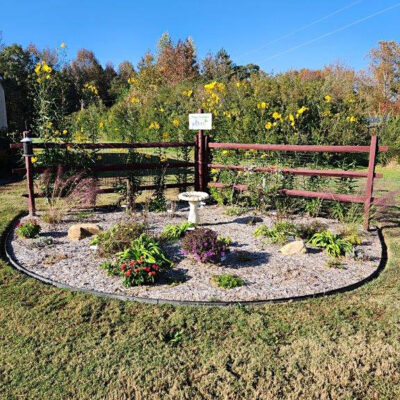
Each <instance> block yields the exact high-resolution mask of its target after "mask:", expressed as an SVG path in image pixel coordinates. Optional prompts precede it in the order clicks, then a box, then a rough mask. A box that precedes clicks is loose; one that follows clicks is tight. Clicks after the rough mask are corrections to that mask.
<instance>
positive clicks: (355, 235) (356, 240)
mask: <svg viewBox="0 0 400 400" xmlns="http://www.w3.org/2000/svg"><path fill="white" fill-rule="evenodd" d="M340 236H341V237H343V238H344V239H347V240H348V241H349V242H350V243H351V244H352V245H353V246H357V245H360V244H361V242H362V240H361V237H360V235H359V232H358V226H357V225H356V224H348V225H345V226H344V227H343V228H342V229H341V231H340Z"/></svg>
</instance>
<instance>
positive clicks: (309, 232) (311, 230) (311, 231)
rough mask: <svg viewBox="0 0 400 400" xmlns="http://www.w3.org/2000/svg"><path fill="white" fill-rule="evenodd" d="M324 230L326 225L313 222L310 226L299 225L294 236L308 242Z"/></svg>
mask: <svg viewBox="0 0 400 400" xmlns="http://www.w3.org/2000/svg"><path fill="white" fill-rule="evenodd" d="M324 230H326V224H323V223H322V222H319V221H313V222H312V223H311V224H300V225H298V226H297V227H296V236H298V237H299V238H300V239H304V240H310V239H311V238H312V237H313V236H314V235H315V234H316V233H321V232H323V231H324Z"/></svg>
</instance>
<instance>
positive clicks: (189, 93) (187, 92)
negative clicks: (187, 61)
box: [182, 90, 193, 97]
mask: <svg viewBox="0 0 400 400" xmlns="http://www.w3.org/2000/svg"><path fill="white" fill-rule="evenodd" d="M192 93H193V90H184V91H183V92H182V94H183V95H184V96H187V97H190V96H191V95H192Z"/></svg>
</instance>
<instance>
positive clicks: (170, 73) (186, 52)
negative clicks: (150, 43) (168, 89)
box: [157, 33, 199, 85]
mask: <svg viewBox="0 0 400 400" xmlns="http://www.w3.org/2000/svg"><path fill="white" fill-rule="evenodd" d="M157 68H158V70H159V72H160V75H161V77H162V80H163V82H165V83H166V84H167V85H175V84H177V83H179V82H182V81H183V80H191V79H194V78H197V77H198V76H199V66H198V63H197V58H196V48H195V46H194V42H193V40H192V39H191V38H187V39H186V40H185V41H181V40H179V41H178V42H177V44H176V45H174V44H173V42H172V40H171V38H170V37H169V35H168V33H164V34H163V35H162V36H161V38H160V40H159V42H158V57H157Z"/></svg>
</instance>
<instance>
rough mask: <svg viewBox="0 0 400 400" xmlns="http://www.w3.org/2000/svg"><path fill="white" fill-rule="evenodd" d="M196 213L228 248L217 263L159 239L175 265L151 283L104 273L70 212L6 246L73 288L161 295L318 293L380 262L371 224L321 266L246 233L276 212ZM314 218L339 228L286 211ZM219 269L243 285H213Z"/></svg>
mask: <svg viewBox="0 0 400 400" xmlns="http://www.w3.org/2000/svg"><path fill="white" fill-rule="evenodd" d="M187 213H188V211H187V209H186V208H181V209H179V210H178V211H177V212H176V213H175V216H174V217H173V218H171V217H170V216H169V215H167V214H160V213H149V214H148V217H147V218H148V223H149V233H150V234H154V235H159V234H160V233H161V232H162V230H163V228H164V227H165V225H166V224H171V223H173V224H177V223H181V222H183V221H185V220H186V218H187ZM200 214H201V219H202V225H203V226H204V227H207V228H210V229H213V230H215V231H217V232H218V233H219V234H220V235H222V236H224V237H230V238H231V239H232V244H231V246H230V247H231V251H230V253H228V254H227V256H226V259H225V260H224V261H223V262H222V264H221V265H214V264H202V263H200V262H198V261H196V260H195V259H194V258H192V257H184V256H183V255H181V253H180V245H179V241H176V242H170V243H167V244H166V245H165V251H166V253H167V254H168V255H169V256H170V257H171V258H172V259H173V260H174V261H175V266H174V268H173V269H172V270H171V271H168V272H166V273H165V275H164V276H163V278H162V279H161V281H159V282H157V283H156V284H154V285H144V286H136V287H131V288H126V287H124V286H123V285H122V281H121V278H120V277H115V276H109V275H107V272H106V271H105V270H102V269H100V267H99V265H100V264H101V263H102V262H103V261H105V259H103V258H100V257H98V256H97V255H96V252H95V251H94V250H93V249H91V248H90V245H89V243H90V240H91V239H90V238H86V239H83V240H81V241H78V242H72V241H70V240H69V239H68V237H67V232H68V229H69V227H70V226H71V225H72V224H75V223H76V222H77V220H76V217H75V216H73V215H71V216H70V217H69V219H67V218H66V219H65V221H64V222H63V223H61V224H56V225H48V224H44V223H41V226H42V231H41V236H42V237H51V238H52V241H53V243H52V244H50V245H46V246H45V247H42V248H37V247H36V246H35V243H36V242H37V241H38V239H20V238H18V237H17V235H16V234H15V232H12V234H11V235H10V236H9V239H8V242H7V252H8V254H9V255H10V256H11V257H12V259H13V260H14V262H16V263H17V264H19V265H20V266H21V267H23V268H24V269H25V270H27V271H30V272H32V273H34V274H36V276H39V278H43V279H44V280H46V281H49V280H50V281H53V282H55V283H58V284H64V285H68V286H71V287H73V288H76V289H78V290H82V289H84V290H92V291H97V292H101V293H112V294H115V295H118V296H121V295H122V296H126V297H128V298H129V297H131V298H135V297H139V298H142V299H149V300H150V299H157V300H160V301H163V300H164V301H166V302H168V301H199V302H204V301H205V302H216V301H221V302H235V301H236V302H246V301H264V300H274V299H284V298H287V299H290V298H293V297H298V296H307V295H314V294H320V293H325V292H329V291H333V290H336V289H340V288H343V287H347V286H350V285H354V284H357V283H358V282H360V281H363V280H365V279H367V278H368V277H370V276H371V275H373V274H374V273H375V272H376V271H377V269H378V267H379V264H380V259H381V253H382V247H381V243H380V240H379V236H378V233H377V231H372V232H368V233H365V234H364V235H363V236H362V243H361V245H360V246H358V248H360V249H362V252H363V259H364V260H363V261H361V260H355V259H354V258H353V257H350V256H348V257H346V258H344V259H342V260H341V262H342V265H341V268H328V267H327V265H326V264H327V262H328V260H329V256H328V255H327V254H326V253H325V252H323V251H321V250H319V249H313V248H309V250H308V252H307V254H302V255H294V256H287V255H283V254H281V253H280V252H279V249H280V248H281V247H282V246H280V245H275V244H268V243H266V242H264V241H263V240H262V239H260V238H256V237H254V235H253V232H254V230H255V229H256V228H257V227H258V226H260V225H261V223H262V224H265V225H267V226H272V224H273V223H274V222H275V220H276V218H275V217H274V216H273V215H272V216H266V215H261V214H258V215H257V217H258V219H257V222H255V224H250V223H249V222H250V221H252V219H253V216H254V213H247V214H243V215H240V216H228V215H226V213H225V211H224V209H223V208H221V207H218V206H214V205H210V206H205V207H204V208H202V209H201V210H200ZM39 218H40V216H39ZM140 218H141V217H140V214H139V216H138V219H140ZM129 219H130V217H129V216H128V214H126V213H124V212H123V211H112V212H111V211H107V210H101V211H97V212H95V213H92V214H91V215H90V216H89V217H88V218H86V220H85V222H95V223H97V224H99V225H100V226H101V227H102V228H103V229H110V228H111V227H112V226H114V225H115V224H117V223H121V222H124V221H128V220H129ZM314 220H317V221H319V222H321V223H325V224H326V225H327V227H328V228H329V229H330V230H331V231H338V230H339V229H340V224H339V223H338V222H335V221H333V220H327V219H323V218H316V219H311V218H305V217H292V216H291V218H290V222H292V223H295V224H304V223H307V224H309V223H310V222H312V221H314ZM225 273H230V274H234V275H237V276H238V277H240V278H242V279H243V281H244V285H243V286H241V287H236V288H232V289H223V288H220V287H217V286H216V284H215V283H213V281H212V276H213V275H220V274H225Z"/></svg>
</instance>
